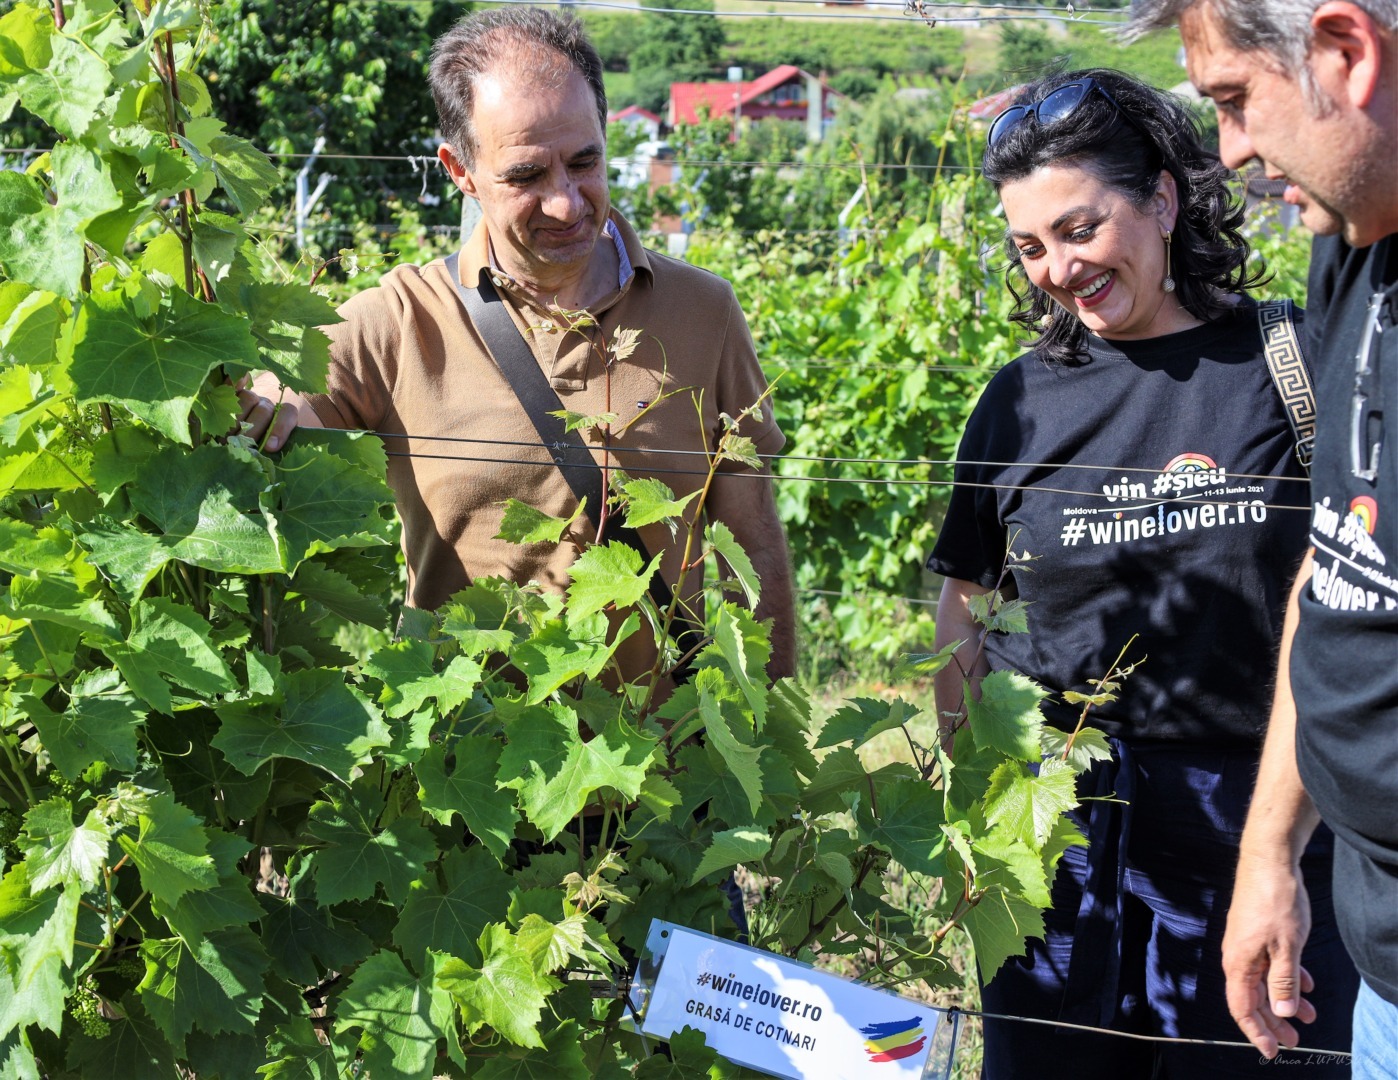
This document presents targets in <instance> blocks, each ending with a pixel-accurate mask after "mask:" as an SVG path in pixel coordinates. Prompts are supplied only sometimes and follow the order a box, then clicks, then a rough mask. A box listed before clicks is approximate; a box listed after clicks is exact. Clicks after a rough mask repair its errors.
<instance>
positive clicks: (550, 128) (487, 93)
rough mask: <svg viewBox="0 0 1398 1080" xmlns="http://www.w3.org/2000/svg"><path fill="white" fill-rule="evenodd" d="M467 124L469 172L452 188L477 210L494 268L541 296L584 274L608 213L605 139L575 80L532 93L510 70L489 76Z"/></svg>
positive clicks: (588, 94) (531, 85) (527, 81)
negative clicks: (472, 142) (470, 198)
mask: <svg viewBox="0 0 1398 1080" xmlns="http://www.w3.org/2000/svg"><path fill="white" fill-rule="evenodd" d="M473 119H474V121H475V128H476V141H477V149H476V163H475V167H474V168H472V169H468V170H464V171H461V172H460V175H459V178H457V184H458V186H459V187H460V188H461V190H462V191H464V192H465V193H466V194H467V195H474V196H475V197H476V198H477V199H478V200H480V205H481V215H482V216H483V217H484V218H485V220H486V224H487V226H488V227H489V229H490V238H491V242H492V244H493V245H494V248H495V255H496V258H497V259H499V261H500V264H501V267H502V268H503V269H504V270H505V271H507V272H508V273H510V274H511V275H512V276H515V277H520V278H522V279H523V280H524V281H525V282H526V283H528V284H532V285H541V286H544V287H549V286H552V285H553V284H555V283H559V282H562V281H566V280H567V279H568V278H570V277H573V276H576V275H578V274H581V273H583V272H585V270H586V268H587V265H588V260H589V259H590V258H591V257H592V252H593V249H594V248H595V246H596V244H597V239H598V237H600V236H601V235H602V229H603V228H604V227H605V226H606V223H607V210H608V190H607V155H606V138H605V136H604V134H603V132H602V128H601V125H600V123H599V122H598V118H597V102H596V99H595V98H594V97H593V94H592V90H591V88H590V87H589V86H588V85H587V81H586V80H585V79H584V78H583V77H582V76H581V75H579V74H578V73H577V72H576V71H575V72H572V73H570V74H569V76H568V78H567V80H566V81H565V82H564V83H563V84H562V85H561V86H553V87H548V86H545V87H540V86H539V85H538V84H537V83H536V82H534V81H533V80H532V79H531V78H530V77H529V76H528V75H526V74H522V73H519V72H517V71H513V70H510V69H508V68H502V69H501V70H498V71H493V72H487V73H486V74H485V75H483V76H481V77H480V79H479V80H478V81H477V83H476V100H475V110H474V114H473ZM455 175H456V173H455V171H454V176H455Z"/></svg>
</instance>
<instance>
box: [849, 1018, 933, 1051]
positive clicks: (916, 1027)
mask: <svg viewBox="0 0 1398 1080" xmlns="http://www.w3.org/2000/svg"><path fill="white" fill-rule="evenodd" d="M859 1033H860V1034H861V1035H863V1036H864V1049H865V1050H866V1051H867V1052H868V1054H869V1060H870V1061H899V1060H901V1059H903V1058H909V1057H912V1056H913V1055H914V1054H916V1053H918V1052H919V1051H921V1050H922V1048H923V1046H925V1045H926V1043H927V1036H926V1035H924V1034H923V1032H922V1017H920V1016H914V1017H912V1018H911V1019H909V1020H895V1021H892V1022H889V1023H885V1024H869V1025H867V1026H865V1027H862V1028H860V1029H859Z"/></svg>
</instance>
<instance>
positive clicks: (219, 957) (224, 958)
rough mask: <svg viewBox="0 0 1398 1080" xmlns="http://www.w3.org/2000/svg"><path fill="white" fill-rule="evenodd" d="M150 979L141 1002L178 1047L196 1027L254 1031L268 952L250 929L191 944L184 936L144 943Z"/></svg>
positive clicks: (229, 931) (212, 1030)
mask: <svg viewBox="0 0 1398 1080" xmlns="http://www.w3.org/2000/svg"><path fill="white" fill-rule="evenodd" d="M141 957H142V959H143V960H145V962H146V976H145V978H144V979H143V980H142V981H141V985H140V986H138V987H137V988H136V993H137V994H138V995H139V996H140V999H141V1004H142V1005H144V1006H145V1009H146V1012H147V1013H148V1014H149V1015H150V1018H151V1019H152V1020H153V1021H155V1024H156V1026H157V1027H158V1028H160V1030H161V1031H162V1032H164V1034H165V1037H166V1038H167V1039H169V1040H170V1042H171V1043H173V1044H174V1045H175V1046H183V1045H184V1037H185V1036H186V1035H187V1034H189V1032H190V1030H191V1029H193V1028H196V1027H197V1028H199V1029H200V1030H201V1031H207V1032H209V1033H210V1034H213V1033H217V1032H220V1031H233V1032H246V1033H251V1032H252V1030H253V1027H254V1025H255V1024H256V1023H257V1017H258V1014H259V1013H260V1012H261V1009H262V996H263V993H264V986H263V982H262V973H263V972H264V971H265V970H266V969H267V964H268V958H267V954H266V953H265V952H263V950H262V943H261V942H260V941H258V939H257V937H256V935H254V934H253V932H252V931H251V930H249V929H248V928H247V927H237V928H232V929H225V930H217V931H215V932H213V933H212V934H209V935H208V936H207V937H203V938H201V939H199V940H198V941H197V942H195V943H193V944H187V943H186V942H185V941H183V940H182V939H180V938H167V939H161V940H154V941H153V940H151V939H149V938H147V939H146V940H145V941H143V942H142V943H141Z"/></svg>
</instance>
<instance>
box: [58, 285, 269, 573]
mask: <svg viewBox="0 0 1398 1080" xmlns="http://www.w3.org/2000/svg"><path fill="white" fill-rule="evenodd" d="M220 364H238V365H240V366H243V367H248V368H251V367H253V366H255V365H256V364H257V346H256V344H255V343H254V342H253V340H252V335H251V334H250V333H249V332H248V328H247V323H246V322H245V321H244V320H243V319H242V318H241V317H239V316H237V315H232V314H229V313H228V312H225V311H223V310H222V309H221V308H219V307H217V306H216V305H214V304H205V303H202V302H200V301H198V300H196V299H194V297H192V296H190V295H189V294H188V293H185V292H183V291H182V290H174V291H172V292H169V293H166V294H165V295H164V297H163V299H162V301H161V304H160V307H159V308H158V309H157V310H156V311H155V312H154V313H152V314H151V315H149V316H142V315H141V314H140V313H139V311H138V309H137V307H136V305H135V303H134V302H133V301H132V300H130V299H128V298H127V297H126V295H125V294H124V293H122V292H112V293H101V292H94V293H92V294H90V295H89V296H87V297H85V298H84V300H83V303H82V306H81V307H80V309H79V311H78V316H77V321H76V324H75V327H74V331H73V362H72V368H71V371H72V376H73V389H74V393H75V394H76V395H77V397H78V400H79V403H80V404H89V403H92V402H99V401H105V402H110V403H111V404H113V405H120V406H122V407H123V408H125V409H129V410H130V411H131V412H132V413H133V414H134V415H136V416H138V417H140V418H141V419H142V420H144V421H145V422H146V423H148V424H150V425H151V427H153V428H155V429H156V430H157V431H159V432H160V433H161V434H163V435H165V436H166V437H167V438H169V439H171V440H172V441H174V442H177V443H184V444H185V445H189V444H190V433H189V413H190V410H191V409H192V408H193V406H194V399H195V397H196V396H197V395H198V393H199V391H200V388H201V387H202V386H203V384H204V380H205V379H206V378H208V375H209V372H210V371H212V370H213V369H214V368H216V367H218V366H219V365H220ZM248 572H250V573H255V572H258V571H248Z"/></svg>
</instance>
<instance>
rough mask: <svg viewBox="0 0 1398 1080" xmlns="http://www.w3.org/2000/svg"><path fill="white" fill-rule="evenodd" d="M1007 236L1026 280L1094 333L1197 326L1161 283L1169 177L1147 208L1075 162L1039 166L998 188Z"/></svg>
mask: <svg viewBox="0 0 1398 1080" xmlns="http://www.w3.org/2000/svg"><path fill="white" fill-rule="evenodd" d="M1000 203H1001V205H1002V206H1003V207H1004V209H1005V220H1006V222H1007V223H1008V226H1009V228H1008V235H1009V238H1010V241H1011V243H1013V244H1014V245H1015V247H1016V248H1017V249H1018V250H1019V255H1020V259H1021V260H1022V262H1023V265H1024V271H1025V273H1026V274H1028V275H1029V280H1030V281H1031V282H1032V283H1033V284H1034V285H1035V286H1037V287H1038V288H1040V289H1042V290H1043V291H1044V292H1046V293H1048V294H1049V296H1051V297H1053V299H1054V300H1055V301H1056V302H1057V303H1058V304H1059V305H1060V306H1061V307H1064V308H1066V309H1067V310H1068V311H1071V312H1072V313H1073V314H1074V315H1076V316H1077V317H1078V318H1079V319H1080V320H1081V321H1082V324H1083V325H1084V326H1086V327H1087V329H1088V330H1090V331H1091V332H1092V333H1094V334H1097V335H1098V336H1099V337H1103V338H1107V339H1113V338H1114V339H1117V340H1132V339H1140V338H1151V337H1159V336H1160V335H1162V334H1171V333H1175V332H1176V331H1179V330H1187V329H1189V328H1190V327H1191V326H1196V325H1198V320H1197V319H1195V318H1194V317H1193V316H1192V315H1190V314H1189V313H1188V312H1187V311H1185V309H1184V308H1183V307H1182V306H1181V305H1180V302H1179V300H1178V299H1177V298H1176V296H1175V294H1174V293H1167V292H1166V291H1165V290H1164V288H1163V283H1164V280H1165V240H1164V236H1165V233H1166V232H1168V231H1170V230H1173V229H1174V227H1175V215H1176V212H1177V207H1178V200H1177V198H1176V191H1175V180H1174V177H1172V176H1171V175H1170V174H1169V173H1168V172H1162V173H1161V174H1160V183H1159V185H1158V187H1157V188H1156V193H1155V195H1153V196H1152V197H1151V200H1150V202H1149V203H1148V204H1147V205H1146V206H1145V208H1144V209H1140V208H1138V207H1137V206H1136V205H1134V204H1133V203H1132V202H1131V200H1130V199H1128V198H1127V197H1126V196H1125V195H1124V194H1122V192H1120V191H1118V190H1117V189H1116V188H1114V187H1111V186H1110V185H1108V184H1105V183H1103V182H1102V181H1101V180H1099V179H1098V178H1097V177H1095V176H1094V175H1092V173H1091V172H1089V171H1088V170H1086V169H1083V168H1081V167H1079V166H1077V165H1068V164H1064V165H1045V166H1041V167H1040V168H1038V169H1035V170H1034V171H1033V172H1032V173H1030V174H1029V175H1028V176H1025V177H1022V178H1021V179H1018V180H1012V181H1010V182H1008V183H1005V184H1003V185H1001V187H1000Z"/></svg>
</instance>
